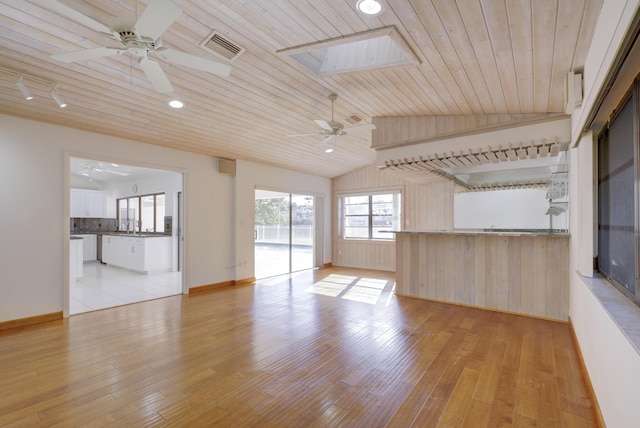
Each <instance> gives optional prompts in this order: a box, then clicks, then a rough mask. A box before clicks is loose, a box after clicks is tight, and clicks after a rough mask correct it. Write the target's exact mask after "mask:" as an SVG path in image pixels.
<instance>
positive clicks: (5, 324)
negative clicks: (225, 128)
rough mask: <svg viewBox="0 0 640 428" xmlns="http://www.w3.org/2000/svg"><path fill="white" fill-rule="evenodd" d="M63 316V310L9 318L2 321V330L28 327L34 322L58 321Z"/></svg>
mask: <svg viewBox="0 0 640 428" xmlns="http://www.w3.org/2000/svg"><path fill="white" fill-rule="evenodd" d="M62 318H63V314H62V311H59V312H51V313H49V314H42V315H35V316H32V317H27V318H20V319H17V320H9V321H2V322H0V331H5V330H11V329H14V328H20V327H28V326H30V325H34V324H40V323H44V322H49V321H57V320H61V319H62Z"/></svg>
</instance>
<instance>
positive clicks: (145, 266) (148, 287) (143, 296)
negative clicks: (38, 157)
mask: <svg viewBox="0 0 640 428" xmlns="http://www.w3.org/2000/svg"><path fill="white" fill-rule="evenodd" d="M69 165H70V174H69V191H70V210H69V224H70V227H69V232H70V235H71V236H70V239H71V242H72V243H74V241H75V244H74V245H71V246H70V248H71V249H70V254H69V260H70V264H71V265H72V266H71V268H70V275H69V293H68V294H67V295H68V299H69V300H68V313H69V315H75V314H79V313H84V312H90V311H94V310H100V309H105V308H110V307H115V306H121V305H125V304H130V303H137V302H142V301H145V300H152V299H157V298H161V297H167V296H172V295H176V294H181V293H182V292H183V269H182V263H183V260H182V249H181V245H182V236H181V235H182V223H181V222H182V218H183V217H184V216H183V213H182V210H183V207H182V203H183V201H182V192H183V174H182V173H179V172H174V171H166V170H160V169H153V168H147V167H144V168H143V167H138V166H133V165H125V164H121V163H119V162H113V161H102V160H95V159H84V158H75V157H71V158H70V159H69ZM78 240H80V241H81V243H82V246H78V245H77V243H78ZM76 248H81V249H80V250H79V252H81V254H77V253H78V250H76Z"/></svg>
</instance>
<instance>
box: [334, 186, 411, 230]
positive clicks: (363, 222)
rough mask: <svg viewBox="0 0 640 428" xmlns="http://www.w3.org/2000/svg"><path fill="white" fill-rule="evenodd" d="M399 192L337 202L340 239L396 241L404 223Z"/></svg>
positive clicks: (340, 199) (350, 196)
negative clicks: (395, 232) (397, 233)
mask: <svg viewBox="0 0 640 428" xmlns="http://www.w3.org/2000/svg"><path fill="white" fill-rule="evenodd" d="M401 200H402V195H401V193H400V191H391V192H385V193H370V194H362V193H360V194H353V195H343V196H341V197H340V198H339V200H338V206H339V210H340V237H341V238H343V239H381V240H393V239H395V234H393V233H389V231H391V230H398V229H400V227H401V225H402V223H401V221H400V219H401V212H402V203H401Z"/></svg>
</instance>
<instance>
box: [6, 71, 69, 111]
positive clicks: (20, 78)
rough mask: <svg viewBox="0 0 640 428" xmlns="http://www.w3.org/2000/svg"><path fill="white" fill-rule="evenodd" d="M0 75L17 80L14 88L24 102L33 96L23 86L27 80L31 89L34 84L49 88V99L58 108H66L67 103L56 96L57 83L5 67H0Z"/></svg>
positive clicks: (25, 86)
mask: <svg viewBox="0 0 640 428" xmlns="http://www.w3.org/2000/svg"><path fill="white" fill-rule="evenodd" d="M0 73H2V74H8V75H9V76H13V77H15V78H16V79H17V81H16V87H17V88H18V89H19V90H20V93H21V94H22V96H23V97H24V99H25V100H32V99H33V95H32V94H31V91H29V88H27V85H25V81H27V80H28V81H29V82H28V83H29V86H30V87H31V88H32V89H33V88H34V87H35V86H34V85H33V84H34V83H35V84H38V85H42V86H44V87H45V88H46V87H49V88H51V91H50V94H51V98H53V99H54V100H55V102H56V103H58V106H59V107H60V108H64V107H66V106H67V103H65V102H64V101H62V98H60V95H59V94H58V87H59V86H60V84H59V83H58V82H52V81H51V80H47V79H43V78H42V77H38V76H33V75H30V74H26V73H23V72H21V71H16V70H11V69H9V68H5V67H0ZM37 89H40V87H39V86H38V87H37Z"/></svg>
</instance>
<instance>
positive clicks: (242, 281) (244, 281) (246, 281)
mask: <svg viewBox="0 0 640 428" xmlns="http://www.w3.org/2000/svg"><path fill="white" fill-rule="evenodd" d="M254 282H256V279H255V277H251V278H245V279H236V281H235V284H234V285H245V284H253V283H254Z"/></svg>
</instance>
